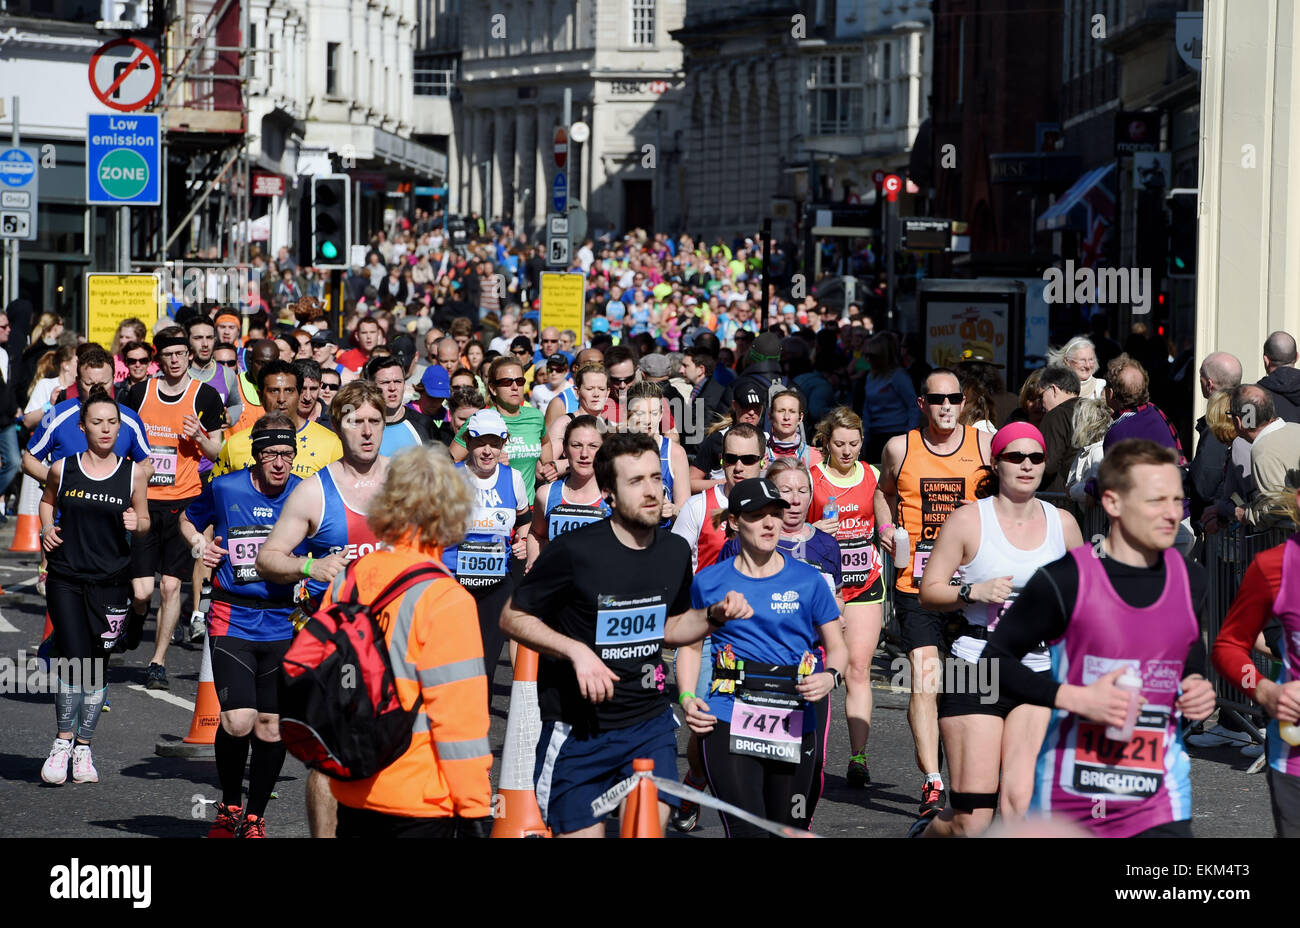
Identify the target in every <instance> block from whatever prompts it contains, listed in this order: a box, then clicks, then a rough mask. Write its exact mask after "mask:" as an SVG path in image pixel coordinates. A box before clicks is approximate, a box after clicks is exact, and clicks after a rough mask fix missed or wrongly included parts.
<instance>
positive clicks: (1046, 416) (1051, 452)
mask: <svg viewBox="0 0 1300 928" xmlns="http://www.w3.org/2000/svg"><path fill="white" fill-rule="evenodd" d="M1038 386H1039V388H1040V390H1041V393H1040V396H1039V402H1040V403H1041V404H1042V406H1043V422H1042V425H1040V426H1039V430H1040V431H1041V432H1042V433H1043V440H1044V441H1045V442H1046V451H1047V463H1046V464H1045V465H1044V467H1043V481H1042V483H1041V484H1040V485H1039V486H1040V489H1042V490H1043V491H1045V492H1048V493H1063V492H1065V478H1066V476H1067V475H1068V474H1069V469H1070V463H1071V462H1072V461H1073V460H1074V458H1075V456H1076V455H1077V454H1078V452H1079V448H1080V446H1079V445H1076V444H1075V443H1074V409H1075V407H1076V406H1077V405H1078V404H1079V403H1080V402H1082V399H1081V398H1080V395H1079V389H1080V387H1079V378H1078V377H1077V376H1076V375H1075V372H1074V370H1073V369H1071V368H1069V367H1064V366H1058V365H1055V364H1049V365H1047V367H1045V368H1043V373H1042V375H1041V376H1040V377H1039V378H1038Z"/></svg>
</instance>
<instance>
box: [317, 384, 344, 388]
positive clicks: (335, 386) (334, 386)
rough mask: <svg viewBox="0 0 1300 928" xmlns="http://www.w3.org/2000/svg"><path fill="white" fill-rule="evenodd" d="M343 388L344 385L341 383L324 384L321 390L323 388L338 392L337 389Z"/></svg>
mask: <svg viewBox="0 0 1300 928" xmlns="http://www.w3.org/2000/svg"><path fill="white" fill-rule="evenodd" d="M341 386H343V385H342V384H339V383H322V384H321V385H320V388H321V389H322V390H337V389H338V388H339V387H341Z"/></svg>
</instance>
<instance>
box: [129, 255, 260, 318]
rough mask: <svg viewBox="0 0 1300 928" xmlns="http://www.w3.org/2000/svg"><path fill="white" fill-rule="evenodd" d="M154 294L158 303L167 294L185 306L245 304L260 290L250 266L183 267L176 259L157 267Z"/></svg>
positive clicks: (182, 262)
mask: <svg viewBox="0 0 1300 928" xmlns="http://www.w3.org/2000/svg"><path fill="white" fill-rule="evenodd" d="M154 296H155V297H156V298H157V299H158V301H159V302H162V301H163V300H165V299H167V298H168V297H171V298H173V299H175V300H178V301H179V302H181V303H184V304H185V305H186V306H195V305H198V304H200V303H221V304H223V305H227V306H232V305H233V306H248V305H249V304H251V303H252V302H254V301H255V300H257V299H258V298H259V297H260V290H259V289H258V284H257V282H256V281H255V280H254V278H253V271H252V268H250V267H247V266H244V267H238V266H233V265H232V266H228V267H208V266H203V267H195V266H194V265H190V266H188V267H187V266H186V264H185V262H184V261H177V262H175V263H173V264H171V265H165V266H163V267H161V268H159V269H158V286H157V288H156V289H155V291H154ZM250 311H251V310H250Z"/></svg>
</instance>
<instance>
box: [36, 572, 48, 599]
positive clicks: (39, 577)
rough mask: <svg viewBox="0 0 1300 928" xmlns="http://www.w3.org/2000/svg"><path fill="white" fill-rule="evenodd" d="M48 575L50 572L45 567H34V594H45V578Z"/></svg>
mask: <svg viewBox="0 0 1300 928" xmlns="http://www.w3.org/2000/svg"><path fill="white" fill-rule="evenodd" d="M49 575H50V572H49V570H48V569H47V568H45V567H38V568H37V569H36V595H38V596H44V595H45V578H46V577H48V576H49Z"/></svg>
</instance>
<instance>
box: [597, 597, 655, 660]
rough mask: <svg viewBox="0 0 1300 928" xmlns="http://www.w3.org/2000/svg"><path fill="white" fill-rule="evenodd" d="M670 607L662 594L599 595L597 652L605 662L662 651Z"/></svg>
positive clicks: (641, 656)
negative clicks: (661, 646)
mask: <svg viewBox="0 0 1300 928" xmlns="http://www.w3.org/2000/svg"><path fill="white" fill-rule="evenodd" d="M667 622H668V606H667V604H665V603H664V600H663V596H662V595H661V594H659V593H651V594H646V595H641V596H635V595H634V596H605V595H602V596H598V597H596V653H597V654H598V655H599V656H600V659H601V660H602V661H624V660H636V659H637V658H643V657H650V656H652V655H654V654H657V653H658V652H659V646H660V645H661V644H662V643H663V638H664V626H665V625H666V624H667Z"/></svg>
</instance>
